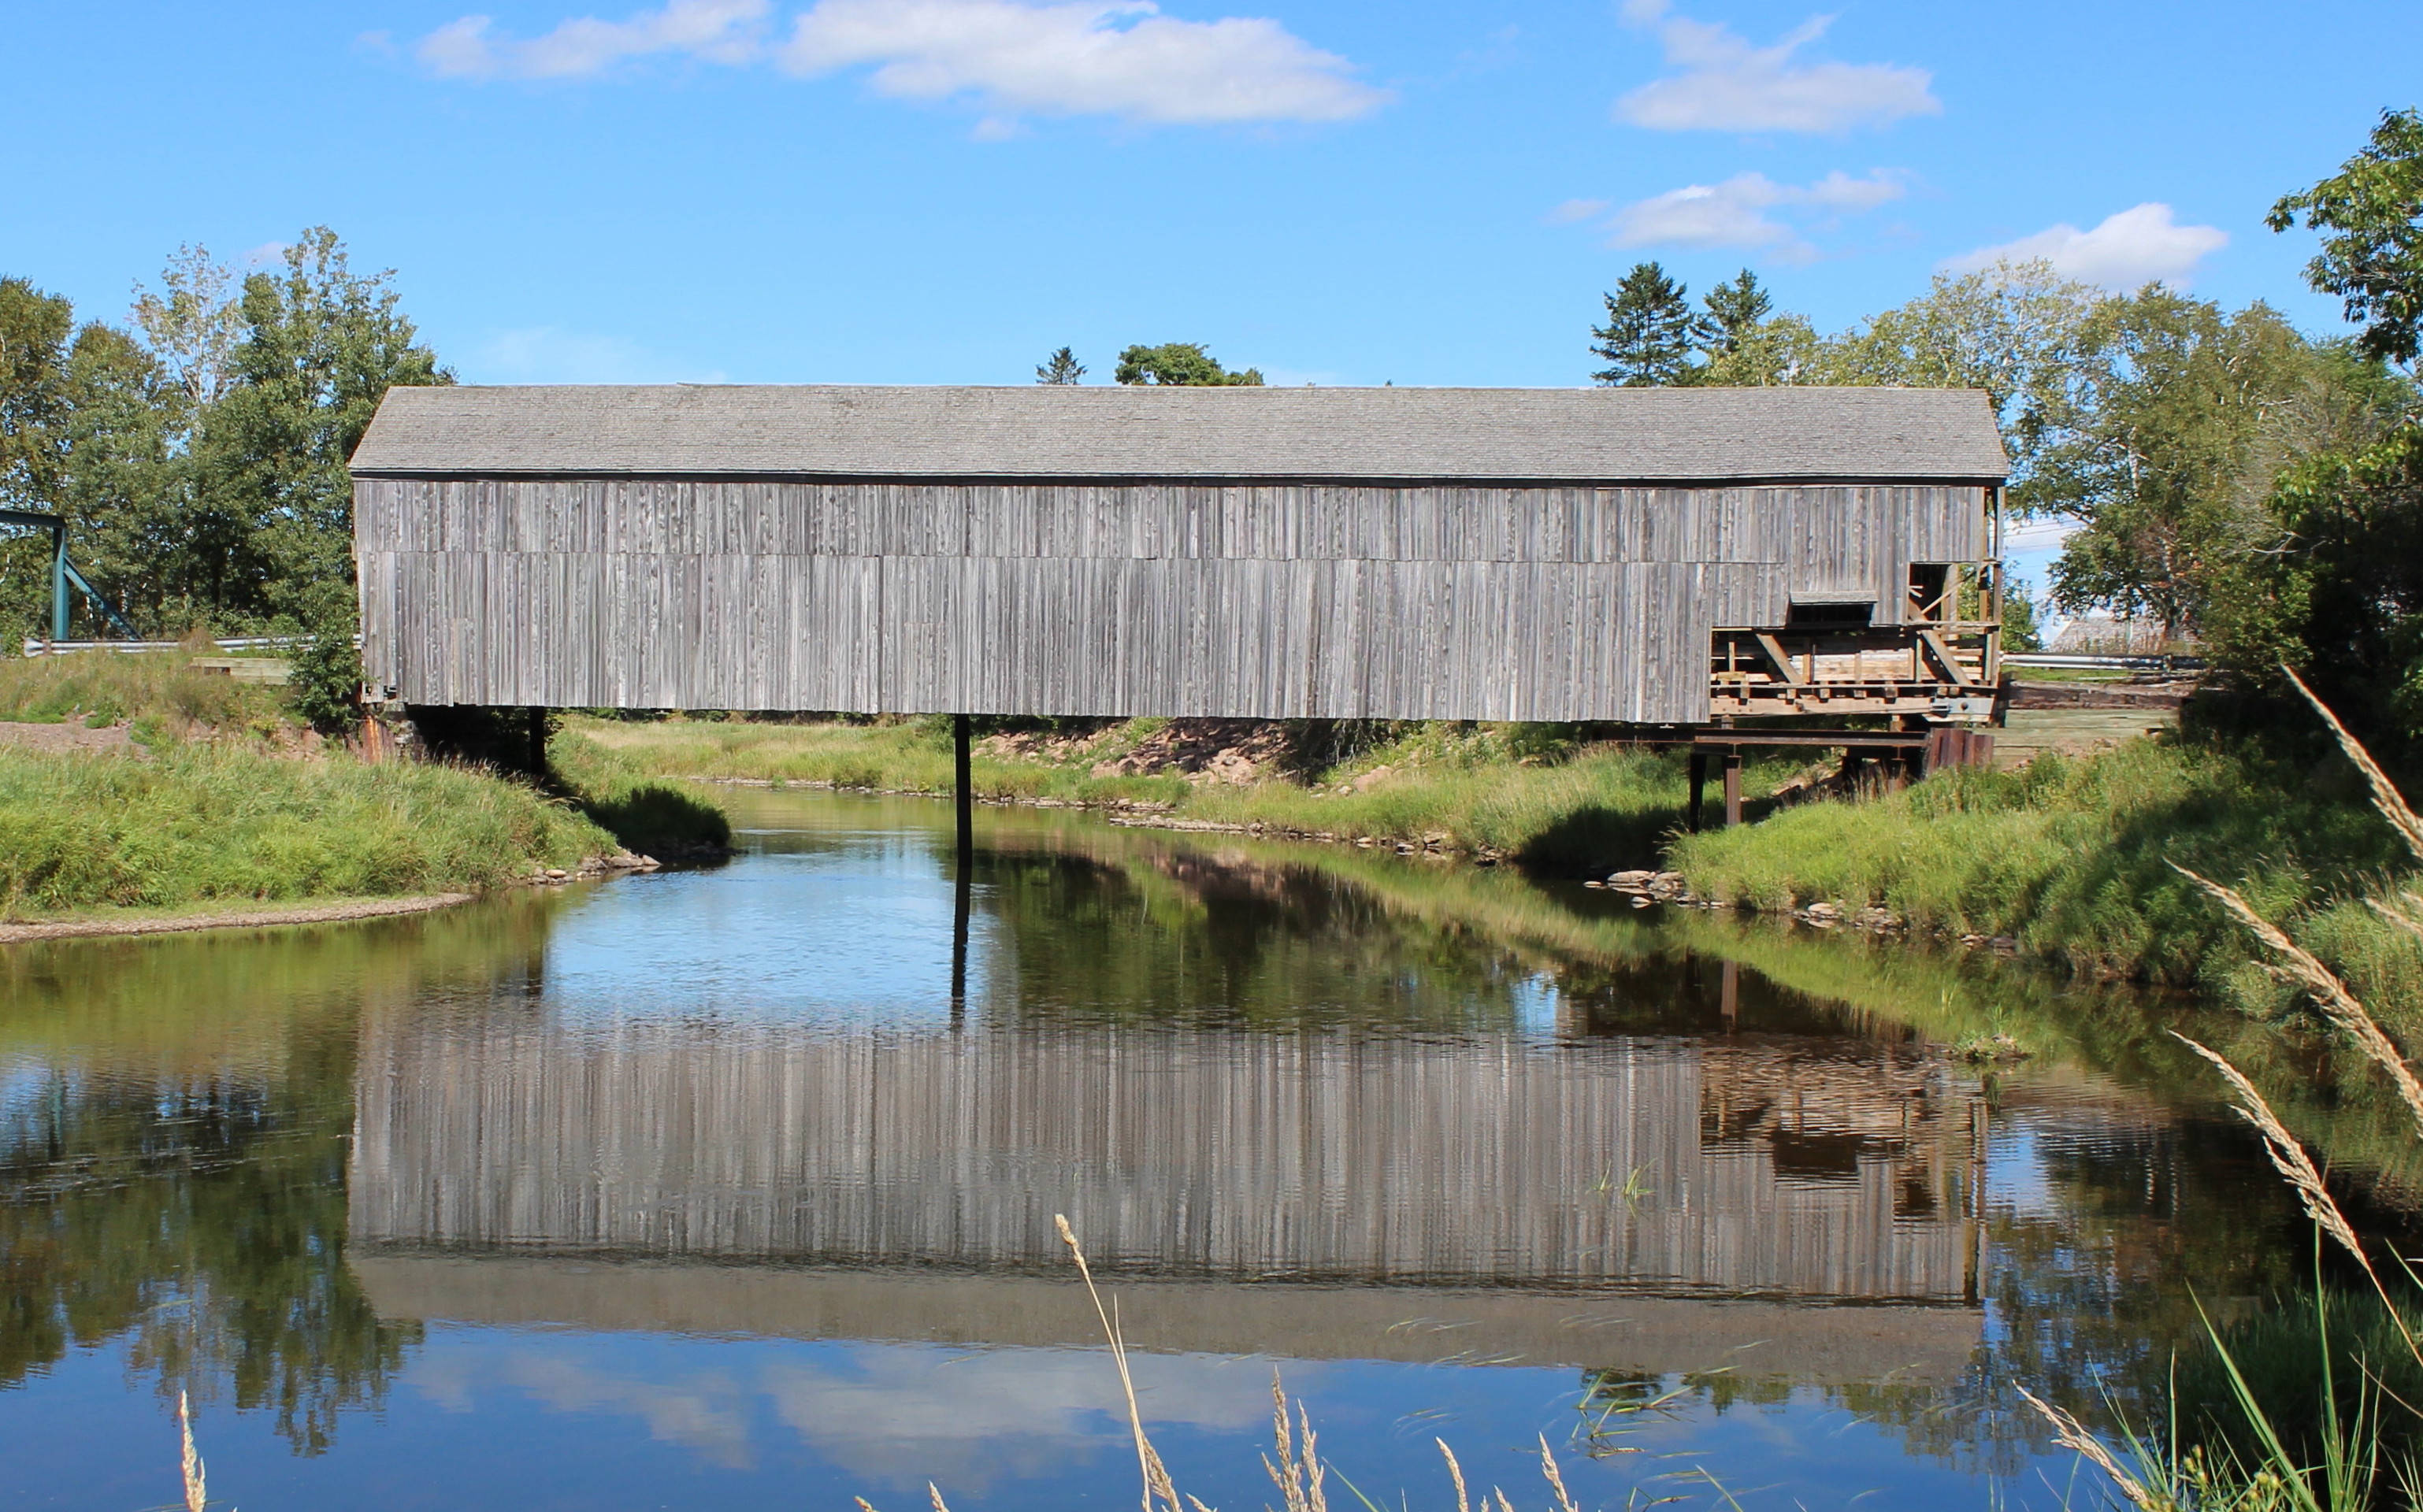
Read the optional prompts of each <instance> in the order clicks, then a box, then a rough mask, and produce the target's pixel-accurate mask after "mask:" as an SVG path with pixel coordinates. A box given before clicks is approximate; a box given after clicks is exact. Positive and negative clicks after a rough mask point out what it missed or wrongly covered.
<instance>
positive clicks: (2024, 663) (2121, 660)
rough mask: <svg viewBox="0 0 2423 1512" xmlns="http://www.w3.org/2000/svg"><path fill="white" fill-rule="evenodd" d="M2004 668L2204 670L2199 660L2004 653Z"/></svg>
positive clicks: (2022, 652) (2039, 652)
mask: <svg viewBox="0 0 2423 1512" xmlns="http://www.w3.org/2000/svg"><path fill="white" fill-rule="evenodd" d="M2204 665H2205V663H2204V658H2203V657H2201V656H2064V655H2056V654H2053V653H2051V652H2045V651H2014V652H2005V653H2004V654H2003V666H2005V667H2018V668H2028V667H2041V668H2043V669H2046V670H2047V671H2052V670H2063V671H2114V672H2195V671H2202V670H2203V669H2204Z"/></svg>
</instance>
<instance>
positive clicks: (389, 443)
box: [353, 384, 2010, 484]
mask: <svg viewBox="0 0 2423 1512" xmlns="http://www.w3.org/2000/svg"><path fill="white" fill-rule="evenodd" d="M353 467H354V471H355V472H356V473H360V474H370V475H376V474H412V475H431V474H442V475H454V476H467V477H513V476H525V477H526V476H533V475H535V476H550V477H563V476H597V477H685V478H689V477H735V476H737V477H790V478H815V477H825V478H923V479H937V480H951V479H969V480H975V479H996V480H1044V479H1054V480H1085V479H1154V480H1184V479H1202V480H1249V479H1290V480H1338V481H1367V482H1389V481H1400V480H1403V481H1411V480H1438V481H1458V482H1508V483H1512V482H1565V481H1570V482H1602V483H1666V484H1677V483H1690V482H1743V481H1752V480H1759V481H1779V482H1781V481H1828V482H1855V481H1866V482H1891V481H1922V480H1923V481H1928V482H1978V483H1990V482H2000V481H2001V480H2003V477H2004V475H2005V474H2007V473H2008V471H2009V470H2010V467H2009V460H2008V458H2007V456H2006V455H2005V453H2004V452H2003V443H2002V438H2001V436H2000V435H1999V434H1998V433H1997V432H1996V430H1995V425H1994V416H1993V412H1992V410H1991V408H1990V406H1989V405H1988V403H1987V397H1986V396H1985V395H1984V394H1983V393H1981V392H1978V391H1976V390H1973V389H1941V388H1816V387H1809V388H1801V387H1782V388H1247V387H1235V388H1180V387H1170V388H1161V387H1126V386H1051V385H1043V384H1030V385H1026V386H1021V387H1015V388H1009V387H998V388H979V387H876V386H864V387H861V386H831V385H825V386H771V385H768V386H705V385H688V384H685V385H678V386H553V387H536V386H533V387H472V386H460V387H444V388H392V389H389V390H388V395H387V399H386V402H384V403H382V404H381V405H380V406H379V412H378V416H377V418H376V419H374V420H373V421H372V424H371V428H370V431H369V433H368V434H366V435H365V436H364V437H363V438H362V443H361V446H360V447H359V448H358V449H356V452H355V454H354V459H353Z"/></svg>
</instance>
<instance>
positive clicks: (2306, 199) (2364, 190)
mask: <svg viewBox="0 0 2423 1512" xmlns="http://www.w3.org/2000/svg"><path fill="white" fill-rule="evenodd" d="M2301 218H2302V219H2303V220H2304V223H2305V225H2306V226H2307V227H2308V228H2312V229H2315V230H2320V231H2327V232H2329V233H2331V234H2329V235H2328V236H2325V237H2324V238H2323V239H2322V250H2321V254H2320V256H2319V257H2317V258H2315V259H2314V260H2313V261H2312V262H2310V263H2308V264H2307V265H2306V268H2305V276H2306V279H2307V280H2308V281H2309V282H2311V283H2312V284H2313V286H2314V287H2315V288H2316V289H2317V290H2320V291H2321V292H2323V293H2327V294H2336V295H2338V296H2339V297H2340V298H2341V299H2342V300H2344V301H2346V305H2347V318H2348V319H2349V320H2350V321H2351V322H2353V323H2356V324H2359V325H2361V326H2363V327H2364V331H2363V334H2362V335H2360V336H2359V337H2357V338H2356V340H2357V343H2358V344H2359V345H2360V346H2361V347H2362V349H2363V350H2364V351H2365V352H2366V353H2367V354H2369V355H2372V356H2376V357H2386V358H2388V359H2389V360H2391V361H2393V362H2401V363H2412V362H2413V361H2414V360H2415V353H2416V348H2417V344H2418V341H2423V112H2417V111H2415V110H2412V109H2409V110H2385V111H2383V112H2382V115H2381V123H2380V124H2379V125H2377V126H2375V127H2374V128H2373V129H2372V140H2371V141H2369V142H2368V143H2367V144H2366V146H2365V148H2364V150H2362V151H2360V152H2358V153H2357V154H2356V155H2355V156H2353V157H2352V158H2350V159H2348V160H2347V162H2346V163H2345V164H2343V165H2341V166H2340V168H2339V171H2338V172H2336V173H2335V174H2333V175H2331V176H2330V177H2329V178H2327V179H2324V180H2323V181H2321V182H2320V183H2318V184H2316V185H2314V186H2313V187H2312V188H2311V189H2308V190H2306V191H2304V193H2303V194H2294V195H2289V196H2288V197H2285V198H2283V199H2282V200H2281V201H2280V202H2279V203H2277V204H2275V205H2273V207H2272V213H2271V214H2270V215H2269V216H2268V217H2266V219H2267V221H2268V222H2269V224H2270V225H2271V227H2272V228H2273V230H2275V231H2285V230H2287V229H2288V228H2289V227H2291V226H2293V225H2295V224H2296V223H2297V222H2298V220H2299V219H2301Z"/></svg>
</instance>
